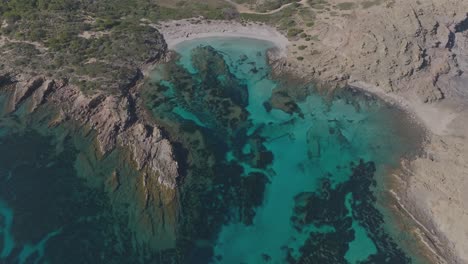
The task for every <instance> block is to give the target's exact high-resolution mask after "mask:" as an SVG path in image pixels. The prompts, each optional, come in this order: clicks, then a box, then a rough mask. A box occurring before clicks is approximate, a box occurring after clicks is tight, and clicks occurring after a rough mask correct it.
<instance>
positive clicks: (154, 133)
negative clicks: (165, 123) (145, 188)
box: [0, 71, 178, 189]
mask: <svg viewBox="0 0 468 264" xmlns="http://www.w3.org/2000/svg"><path fill="white" fill-rule="evenodd" d="M12 72H13V71H11V72H8V73H6V74H5V73H4V74H3V75H1V76H0V80H2V83H3V84H4V86H5V87H6V88H4V89H6V91H7V92H9V93H10V95H11V97H10V105H9V111H10V112H11V111H14V110H16V109H18V107H19V106H20V105H21V104H23V103H25V102H26V101H28V108H29V110H30V111H34V110H35V109H37V108H38V107H40V106H41V105H43V104H46V103H47V104H52V105H54V107H55V108H56V110H57V111H58V112H59V113H60V116H59V118H58V119H57V120H56V122H63V121H65V120H69V119H71V120H75V121H78V122H80V123H81V124H83V125H84V126H87V127H89V128H91V129H92V130H94V131H95V132H96V139H97V142H98V147H99V150H100V152H101V154H103V155H106V154H107V153H109V152H111V151H112V150H114V149H115V148H116V147H117V146H122V147H126V148H128V149H130V150H131V154H132V157H133V159H134V161H135V163H136V166H137V169H138V170H140V171H146V172H148V173H150V174H152V175H154V177H157V180H158V182H159V183H160V184H161V185H163V186H165V187H167V188H170V189H174V188H175V187H176V184H177V176H178V164H177V161H176V160H175V158H174V153H173V148H172V146H171V144H170V142H169V140H168V139H167V138H166V137H165V136H164V135H163V133H162V131H161V130H160V129H159V128H158V127H157V126H155V125H154V124H152V123H151V122H150V121H148V120H146V118H145V117H144V116H142V114H141V113H140V111H137V106H136V105H137V102H136V101H137V100H138V91H137V90H138V89H137V87H138V85H139V83H140V81H141V80H142V79H143V75H142V73H141V72H140V71H137V73H136V74H135V76H134V82H133V83H132V84H131V85H130V86H129V87H128V88H127V92H124V93H123V94H122V95H113V94H105V93H103V92H99V91H98V92H96V93H95V94H93V95H86V94H84V93H83V92H82V91H81V90H80V89H79V88H78V87H76V86H74V85H71V84H69V83H68V81H67V79H58V80H57V79H51V78H48V77H47V76H45V75H29V74H24V73H21V74H12Z"/></svg>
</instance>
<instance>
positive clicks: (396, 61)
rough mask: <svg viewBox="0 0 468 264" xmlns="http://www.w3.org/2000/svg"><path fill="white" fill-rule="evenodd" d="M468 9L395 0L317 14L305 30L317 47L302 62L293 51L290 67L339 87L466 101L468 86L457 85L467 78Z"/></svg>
mask: <svg viewBox="0 0 468 264" xmlns="http://www.w3.org/2000/svg"><path fill="white" fill-rule="evenodd" d="M357 2H362V1H357ZM467 10H468V2H466V1H463V0H454V1H435V0H425V1H413V0H409V1H408V0H397V1H385V2H382V3H381V4H380V5H376V6H373V7H371V8H366V9H356V10H353V12H352V14H348V15H346V16H341V17H340V16H335V17H326V19H324V18H323V17H322V16H326V15H325V14H319V15H318V17H317V22H316V25H315V26H314V28H313V29H312V30H311V31H310V32H307V33H309V34H310V35H313V36H316V37H317V39H319V40H318V41H316V42H314V43H313V49H314V51H315V52H314V53H313V54H310V52H308V54H302V53H301V54H300V55H301V56H304V60H303V62H298V61H296V60H295V57H296V56H293V58H292V60H294V61H288V66H289V65H290V66H291V67H292V68H294V67H296V66H295V65H299V68H300V70H298V71H297V72H298V73H299V74H302V75H304V76H306V77H309V78H312V79H315V80H320V81H322V82H325V83H327V82H328V83H336V84H337V86H342V85H343V83H344V82H348V83H349V82H351V83H352V82H356V81H358V82H365V83H367V84H370V85H372V86H375V87H376V89H378V90H380V91H382V92H385V93H396V94H399V95H403V96H411V97H414V98H417V99H418V100H419V101H421V102H426V103H430V102H435V101H439V100H442V99H444V98H452V99H455V100H459V99H460V96H462V97H463V98H464V99H462V100H465V99H466V98H468V89H461V88H460V85H459V84H460V83H465V84H466V83H468V75H467V74H466V71H467V69H468V55H467V54H468V53H467V52H466V50H467V47H468V38H467V37H468V35H467V30H466V23H467V22H466V21H467ZM299 44H302V43H298V45H299ZM306 44H307V43H306ZM301 64H302V65H301ZM283 65H284V64H283ZM301 66H303V67H301ZM337 76H345V77H347V78H344V80H337ZM465 86H466V85H465ZM459 101H461V100H459Z"/></svg>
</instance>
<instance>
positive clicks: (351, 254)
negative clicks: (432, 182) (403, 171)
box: [144, 37, 423, 263]
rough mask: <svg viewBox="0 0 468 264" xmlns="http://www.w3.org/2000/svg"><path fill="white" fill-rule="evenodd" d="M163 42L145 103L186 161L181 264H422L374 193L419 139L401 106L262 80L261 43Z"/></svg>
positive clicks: (264, 45)
mask: <svg viewBox="0 0 468 264" xmlns="http://www.w3.org/2000/svg"><path fill="white" fill-rule="evenodd" d="M172 48H173V49H174V50H175V51H176V52H177V55H175V56H174V59H173V60H172V61H170V62H168V63H166V64H162V65H160V66H158V67H157V69H156V70H155V71H154V73H153V74H152V78H151V80H150V82H149V84H148V85H147V87H146V88H145V91H146V95H145V96H144V98H145V99H144V100H145V101H146V105H147V106H148V108H149V109H150V110H151V112H152V113H153V117H154V119H155V121H156V123H158V124H160V125H161V126H162V127H164V129H165V130H166V131H167V132H168V134H169V135H170V137H171V140H172V141H173V142H177V144H179V145H180V150H181V152H183V153H184V154H183V155H182V156H184V157H185V161H186V165H185V166H184V167H185V168H186V171H185V172H186V174H185V175H183V178H182V180H181V182H180V186H181V188H180V203H181V218H180V221H179V223H180V227H179V228H178V230H180V231H181V233H179V235H180V237H182V238H183V239H181V238H180V237H179V239H178V245H179V248H180V250H181V252H182V256H183V258H182V259H183V260H184V261H183V262H189V263H209V262H215V263H262V262H265V263H268V262H272V263H286V262H289V263H304V262H307V261H311V260H315V261H317V260H320V261H321V263H356V262H358V261H362V262H363V263H366V261H367V262H368V263H373V262H375V261H379V259H380V260H381V261H383V259H387V260H389V259H390V260H393V261H396V262H398V263H410V262H412V263H423V262H421V260H419V256H417V255H414V254H413V252H411V249H410V248H407V247H406V246H407V245H410V244H414V243H416V242H415V241H413V238H412V237H410V236H408V235H405V233H404V231H403V230H399V228H398V227H397V224H395V223H392V222H391V220H390V219H391V217H389V216H388V214H389V212H388V211H386V209H384V207H385V205H383V206H382V203H383V204H385V201H382V200H381V199H380V198H381V197H380V195H379V193H384V192H386V190H385V188H386V186H385V184H384V182H385V180H384V178H385V177H388V175H387V173H388V172H389V171H390V170H391V169H392V168H396V167H398V166H399V162H400V159H401V158H403V157H411V156H412V155H415V154H416V153H415V150H417V149H419V145H420V144H421V140H422V139H421V138H420V135H421V134H423V133H421V131H420V130H419V128H417V126H415V125H414V124H413V123H412V122H411V121H410V120H409V119H407V118H406V117H405V113H403V112H402V111H400V110H399V109H396V108H394V107H391V106H389V105H387V104H386V103H385V102H383V101H380V100H378V99H377V98H374V97H372V96H368V95H364V94H362V93H359V92H356V91H353V90H346V89H345V90H340V91H339V92H336V93H335V94H334V95H333V96H330V95H328V96H323V95H321V94H320V93H318V92H317V91H316V90H315V89H314V86H313V85H312V84H298V83H297V82H294V81H292V82H289V81H288V80H273V79H271V72H270V66H269V65H268V64H267V59H266V52H267V50H268V49H270V48H274V45H273V44H272V43H270V42H267V41H263V40H258V39H248V38H229V37H227V38H216V37H212V38H197V39H192V40H189V41H182V42H180V43H178V44H177V45H175V46H173V47H172ZM377 198H379V199H377ZM376 202H379V203H380V204H377V203H376ZM377 208H379V209H377ZM411 254H413V255H411Z"/></svg>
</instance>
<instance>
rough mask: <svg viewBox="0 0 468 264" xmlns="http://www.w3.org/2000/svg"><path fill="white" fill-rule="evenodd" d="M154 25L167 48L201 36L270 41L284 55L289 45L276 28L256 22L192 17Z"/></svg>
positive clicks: (172, 47)
mask: <svg viewBox="0 0 468 264" xmlns="http://www.w3.org/2000/svg"><path fill="white" fill-rule="evenodd" d="M194 21H198V22H194ZM154 26H155V27H156V28H157V29H158V30H159V31H160V32H161V33H162V34H163V36H164V39H165V41H166V43H167V46H168V48H169V49H174V47H175V46H177V45H178V44H180V43H182V42H184V41H190V40H194V39H201V38H212V37H225V38H227V37H233V38H251V39H259V40H264V41H269V42H272V43H273V44H274V45H275V46H276V47H277V48H278V51H279V54H280V56H286V55H287V46H288V45H289V40H288V39H287V38H286V37H285V36H283V35H282V34H281V33H279V32H278V31H277V30H276V29H274V28H273V27H270V26H267V25H263V24H256V23H247V24H242V23H239V22H234V21H207V20H201V19H200V20H199V19H196V18H194V19H186V20H176V21H167V22H162V23H161V24H159V25H154Z"/></svg>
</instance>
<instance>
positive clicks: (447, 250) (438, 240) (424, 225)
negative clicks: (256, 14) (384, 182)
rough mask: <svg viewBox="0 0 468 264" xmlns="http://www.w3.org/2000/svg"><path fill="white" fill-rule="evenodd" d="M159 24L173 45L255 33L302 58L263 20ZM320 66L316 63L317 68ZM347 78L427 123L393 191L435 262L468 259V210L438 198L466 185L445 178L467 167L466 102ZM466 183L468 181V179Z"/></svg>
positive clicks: (290, 57)
mask: <svg viewBox="0 0 468 264" xmlns="http://www.w3.org/2000/svg"><path fill="white" fill-rule="evenodd" d="M194 21H196V22H194ZM155 27H156V28H158V30H160V31H161V33H162V34H163V35H164V38H165V39H166V42H167V44H168V48H169V49H173V48H174V47H175V46H176V45H178V44H180V43H182V42H184V41H189V40H193V39H199V38H208V37H240V38H253V39H261V40H266V41H270V42H272V43H274V44H275V45H276V46H277V47H278V50H279V51H280V52H279V53H278V54H277V55H278V57H276V59H280V60H282V63H284V61H288V62H290V63H292V62H294V61H296V60H295V56H297V55H294V54H291V46H292V45H291V43H290V41H288V39H287V38H286V37H284V36H283V35H282V34H281V33H279V32H278V31H277V30H275V29H274V28H272V27H269V26H266V25H263V24H255V23H248V24H241V23H239V22H233V21H204V20H199V19H192V20H181V21H169V22H164V23H161V24H159V25H157V26H155ZM292 64H293V65H294V64H298V63H292ZM301 64H302V65H299V66H298V67H286V69H284V70H285V71H287V72H291V73H292V74H293V75H294V74H297V75H298V76H301V77H303V76H304V75H305V74H307V72H308V71H310V67H306V66H308V65H304V63H301ZM309 66H310V65H309ZM316 70H317V69H313V71H314V73H316ZM337 83H339V81H338V82H337ZM346 84H347V85H350V86H353V87H355V88H357V89H360V90H363V91H365V92H369V93H371V94H374V95H376V96H377V97H379V98H381V99H383V100H385V101H387V102H390V103H391V104H394V105H395V106H396V107H399V108H401V109H403V110H405V111H406V112H407V113H408V115H410V116H411V117H412V118H413V120H414V121H415V122H417V123H418V124H420V125H422V126H423V127H424V128H425V129H426V131H427V140H426V143H424V146H423V154H422V155H421V156H418V157H414V158H415V160H413V161H410V162H408V163H409V164H408V165H407V166H408V168H405V170H406V171H405V173H403V174H402V175H393V176H394V177H395V178H397V179H396V180H395V183H398V184H395V185H394V188H393V189H390V190H389V192H390V194H391V195H392V196H393V197H394V200H395V202H396V203H397V204H398V205H397V206H396V207H398V206H399V207H400V209H399V213H400V214H406V217H409V218H411V219H412V221H414V225H415V226H418V227H419V228H418V229H419V231H418V234H419V237H420V238H421V244H422V245H424V247H426V251H427V252H429V254H428V255H432V257H431V258H432V259H433V260H434V262H435V263H446V262H448V263H465V262H464V260H465V259H466V257H467V256H466V255H464V254H463V248H464V247H465V245H468V244H467V243H468V241H466V240H464V238H463V236H464V235H466V236H468V232H466V231H464V230H463V228H462V225H463V224H462V222H460V223H458V222H455V223H454V221H457V220H456V219H457V217H459V216H461V215H462V216H463V218H466V219H467V220H468V212H463V211H461V212H458V211H457V212H454V210H452V208H451V207H450V206H448V205H445V204H443V205H440V203H436V204H435V201H436V200H437V199H445V200H447V201H451V200H452V198H450V197H449V196H450V194H447V191H446V190H445V189H440V188H441V186H438V185H442V184H443V185H444V188H446V189H447V190H450V189H452V190H453V191H454V192H455V193H459V192H460V189H457V188H456V187H458V188H460V187H459V186H458V184H460V182H459V180H460V179H459V178H457V177H453V178H452V179H451V180H445V179H446V176H445V175H447V174H449V173H451V172H453V173H454V174H457V175H459V174H461V173H462V171H463V168H460V166H459V165H460V164H459V163H460V162H463V160H464V159H465V157H466V156H465V155H464V151H465V152H467V154H468V148H464V147H465V146H468V143H467V142H466V140H465V139H464V136H465V135H463V131H468V130H464V129H465V128H463V127H461V128H460V126H464V124H467V126H468V123H467V122H465V121H466V120H468V118H466V116H464V115H463V111H464V110H465V109H466V108H465V107H454V106H453V104H452V103H451V102H450V101H443V102H442V103H437V104H426V103H423V102H421V101H420V100H418V98H415V97H414V96H407V95H405V94H398V93H388V92H384V91H383V90H382V87H377V86H376V85H374V84H370V83H368V82H366V81H361V78H359V76H358V77H356V78H353V76H350V77H349V79H348V80H347V82H346ZM454 123H458V128H454ZM460 123H461V124H460ZM441 142H442V143H441ZM444 144H447V145H444ZM441 145H442V149H441ZM444 146H445V147H444ZM456 146H458V152H455V150H454V149H455V148H456ZM457 157H458V160H456V161H454V162H455V163H456V164H455V165H457V166H458V167H454V168H445V167H446V166H447V165H448V164H449V163H447V159H451V158H457ZM435 159H437V160H435ZM454 162H452V163H454ZM465 169H466V168H465ZM441 174H442V175H441ZM461 184H465V183H463V182H462V183H461ZM466 185H467V186H468V182H467V183H466ZM462 186H463V185H462ZM444 195H445V196H444ZM467 198H468V196H467ZM460 199H461V198H460ZM435 210H437V214H438V215H436V212H435ZM457 210H464V209H463V204H461V205H459V208H457ZM457 230H461V231H462V232H461V235H457ZM463 232H465V233H463ZM421 248H422V247H421ZM444 259H445V260H444Z"/></svg>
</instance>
